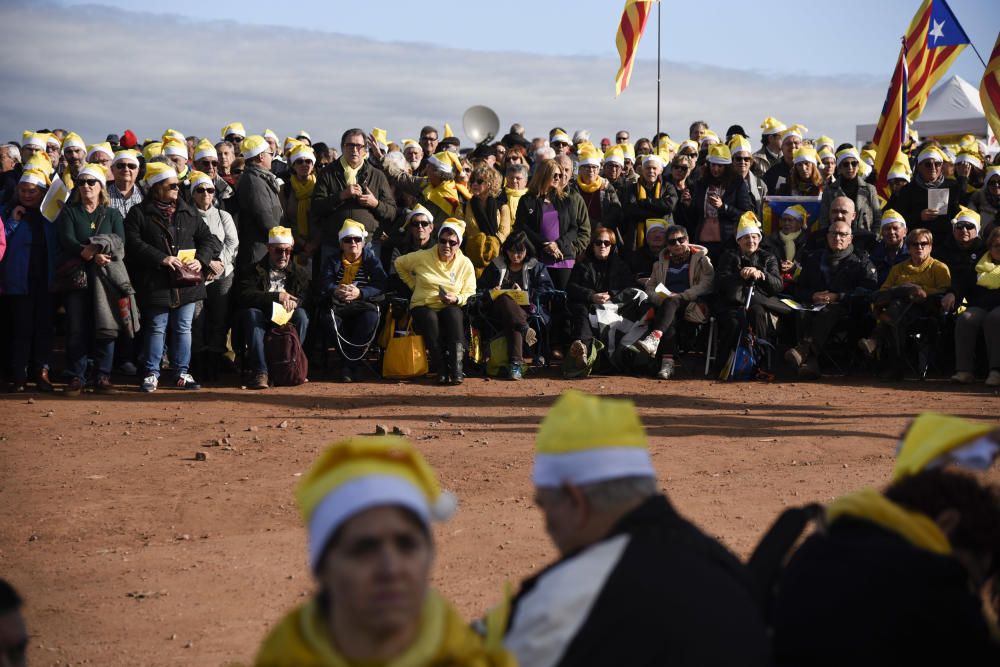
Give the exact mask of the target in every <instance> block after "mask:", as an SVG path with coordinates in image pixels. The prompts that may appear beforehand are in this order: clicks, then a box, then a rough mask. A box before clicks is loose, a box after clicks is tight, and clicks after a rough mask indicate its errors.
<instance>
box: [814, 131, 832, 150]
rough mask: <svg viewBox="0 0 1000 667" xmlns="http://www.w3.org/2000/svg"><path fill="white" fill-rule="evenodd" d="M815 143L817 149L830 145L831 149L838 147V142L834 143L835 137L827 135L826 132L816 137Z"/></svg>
mask: <svg viewBox="0 0 1000 667" xmlns="http://www.w3.org/2000/svg"><path fill="white" fill-rule="evenodd" d="M813 145H814V146H815V147H816V150H819V149H821V148H823V147H824V146H829V147H830V148H831V149H833V148H836V147H837V144H835V143H833V139H831V138H830V137H828V136H826V135H825V134H823V135H820V137H819V138H818V139H816V141H815V142H813Z"/></svg>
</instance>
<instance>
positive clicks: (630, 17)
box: [615, 0, 653, 97]
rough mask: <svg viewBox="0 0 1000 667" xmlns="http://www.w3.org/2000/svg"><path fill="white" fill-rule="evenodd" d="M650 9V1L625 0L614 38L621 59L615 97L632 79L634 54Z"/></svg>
mask: <svg viewBox="0 0 1000 667" xmlns="http://www.w3.org/2000/svg"><path fill="white" fill-rule="evenodd" d="M652 7H653V2H652V0H625V9H623V10H622V21H621V23H619V24H618V34H617V36H616V37H615V42H616V43H617V44H618V55H619V56H620V57H621V59H622V65H621V67H619V68H618V76H616V77H615V97H618V96H619V95H621V94H622V93H623V92H625V89H626V88H628V82H629V80H631V79H632V65H633V64H634V63H635V52H636V50H637V49H638V48H639V39H640V38H641V37H642V31H643V30H645V29H646V19H648V18H649V14H650V12H651V11H652Z"/></svg>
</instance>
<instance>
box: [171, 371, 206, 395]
mask: <svg viewBox="0 0 1000 667" xmlns="http://www.w3.org/2000/svg"><path fill="white" fill-rule="evenodd" d="M174 389H188V390H191V391H193V390H195V389H201V385H200V384H198V383H197V382H195V380H194V378H193V377H191V374H190V373H181V374H180V375H178V376H177V380H176V381H175V382H174Z"/></svg>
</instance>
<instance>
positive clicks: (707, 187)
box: [688, 144, 753, 256]
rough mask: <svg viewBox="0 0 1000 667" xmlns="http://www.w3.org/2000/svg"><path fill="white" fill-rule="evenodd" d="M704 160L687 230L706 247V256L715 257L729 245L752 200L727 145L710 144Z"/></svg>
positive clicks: (696, 184) (695, 185)
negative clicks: (692, 230)
mask: <svg viewBox="0 0 1000 667" xmlns="http://www.w3.org/2000/svg"><path fill="white" fill-rule="evenodd" d="M706 159H707V165H706V167H707V168H706V169H705V172H704V174H703V175H702V177H701V178H700V179H699V180H698V182H697V183H695V184H694V186H693V188H692V193H691V208H690V210H689V214H688V221H689V225H688V229H694V233H693V234H692V238H694V239H695V240H696V241H697V242H698V244H699V245H701V246H703V247H705V248H708V253H709V255H711V256H718V255H719V253H720V251H721V249H722V247H723V245H724V244H726V243H727V242H730V245H731V239H732V238H733V234H734V233H735V231H736V225H737V223H738V222H739V221H740V216H742V215H743V214H744V213H745V212H747V211H750V210H751V209H752V208H753V202H752V201H751V199H750V189H749V187H748V186H747V184H746V181H744V180H743V179H742V178H740V177H738V176H736V174H735V173H734V172H733V168H732V165H733V156H732V153H731V152H730V150H729V147H728V146H726V145H725V144H712V145H711V146H709V148H708V157H707V158H706Z"/></svg>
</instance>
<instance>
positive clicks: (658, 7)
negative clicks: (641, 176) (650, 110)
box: [654, 0, 663, 150]
mask: <svg viewBox="0 0 1000 667" xmlns="http://www.w3.org/2000/svg"><path fill="white" fill-rule="evenodd" d="M662 15H663V0H659V1H658V2H657V3H656V134H657V135H659V134H660V24H661V21H660V18H661V16H662ZM654 150H659V144H657V146H655V147H654Z"/></svg>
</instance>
